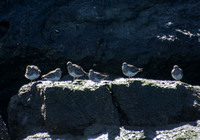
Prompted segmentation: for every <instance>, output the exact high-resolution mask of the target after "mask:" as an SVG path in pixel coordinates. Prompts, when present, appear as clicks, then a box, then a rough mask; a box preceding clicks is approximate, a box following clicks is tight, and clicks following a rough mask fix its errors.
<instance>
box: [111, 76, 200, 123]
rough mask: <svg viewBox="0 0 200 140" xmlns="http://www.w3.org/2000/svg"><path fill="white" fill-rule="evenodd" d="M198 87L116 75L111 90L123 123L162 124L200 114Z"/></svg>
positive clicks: (193, 118)
mask: <svg viewBox="0 0 200 140" xmlns="http://www.w3.org/2000/svg"><path fill="white" fill-rule="evenodd" d="M199 91H200V87H199V86H191V85H188V84H186V83H182V82H176V81H159V80H146V79H129V80H126V79H117V80H115V81H114V82H113V84H112V88H111V92H112V95H113V97H114V98H115V101H116V103H117V104H118V108H119V109H120V111H121V112H122V113H123V116H124V118H123V119H125V120H124V121H125V122H126V124H128V125H131V126H161V125H167V124H174V123H180V122H186V121H195V120H197V119H198V118H200V112H199V109H200V104H199V103H200V96H199V95H200V92H199Z"/></svg>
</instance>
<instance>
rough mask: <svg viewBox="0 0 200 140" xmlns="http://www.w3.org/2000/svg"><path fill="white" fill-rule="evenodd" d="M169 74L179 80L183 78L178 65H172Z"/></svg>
mask: <svg viewBox="0 0 200 140" xmlns="http://www.w3.org/2000/svg"><path fill="white" fill-rule="evenodd" d="M171 75H172V77H173V78H174V79H175V80H181V79H182V78H183V71H182V69H181V68H179V67H178V65H174V67H173V69H172V71H171Z"/></svg>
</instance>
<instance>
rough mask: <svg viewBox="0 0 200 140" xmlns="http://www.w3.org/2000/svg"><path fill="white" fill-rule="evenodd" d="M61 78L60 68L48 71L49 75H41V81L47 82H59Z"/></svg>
mask: <svg viewBox="0 0 200 140" xmlns="http://www.w3.org/2000/svg"><path fill="white" fill-rule="evenodd" d="M61 76H62V71H61V69H60V68H56V69H55V70H53V71H50V72H49V73H47V74H45V75H42V79H43V80H47V81H53V82H54V81H59V80H60V78H61Z"/></svg>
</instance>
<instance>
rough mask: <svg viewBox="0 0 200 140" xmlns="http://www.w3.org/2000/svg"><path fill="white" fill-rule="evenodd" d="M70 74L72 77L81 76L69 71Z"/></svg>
mask: <svg viewBox="0 0 200 140" xmlns="http://www.w3.org/2000/svg"><path fill="white" fill-rule="evenodd" d="M70 75H71V76H72V77H80V76H81V75H78V74H76V73H75V72H70Z"/></svg>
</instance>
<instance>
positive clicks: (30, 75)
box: [24, 65, 41, 83]
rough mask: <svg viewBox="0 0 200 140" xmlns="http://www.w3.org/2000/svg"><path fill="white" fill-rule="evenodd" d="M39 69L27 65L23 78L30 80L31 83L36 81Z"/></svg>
mask: <svg viewBox="0 0 200 140" xmlns="http://www.w3.org/2000/svg"><path fill="white" fill-rule="evenodd" d="M40 73H41V71H40V69H39V68H38V67H37V66H35V65H28V66H27V67H26V73H25V75H24V76H25V77H26V78H27V79H29V80H31V83H32V81H33V80H35V79H37V78H38V77H39V76H40Z"/></svg>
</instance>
